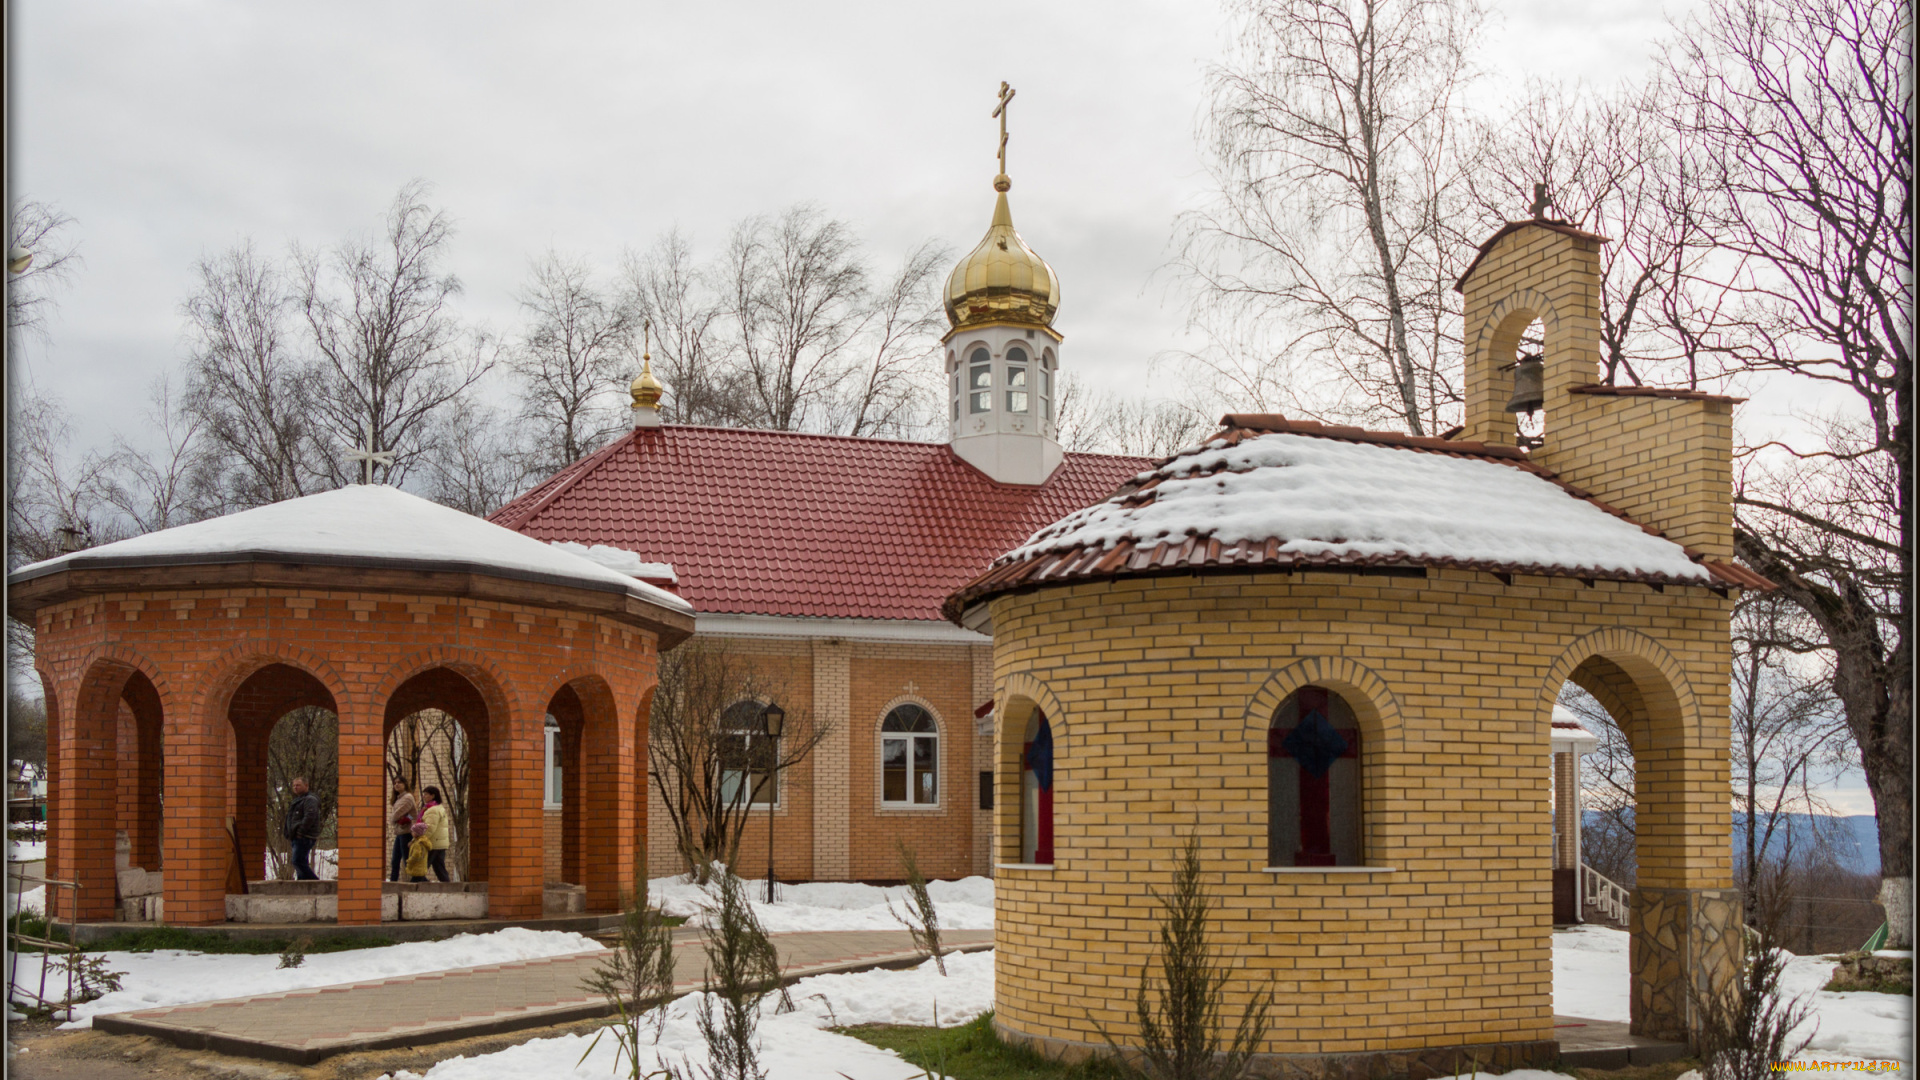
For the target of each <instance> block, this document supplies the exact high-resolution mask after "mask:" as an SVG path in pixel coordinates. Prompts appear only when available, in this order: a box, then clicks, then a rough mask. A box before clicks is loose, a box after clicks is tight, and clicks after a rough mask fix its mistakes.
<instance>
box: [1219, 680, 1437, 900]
mask: <svg viewBox="0 0 1920 1080" xmlns="http://www.w3.org/2000/svg"><path fill="white" fill-rule="evenodd" d="M1303 686H1324V687H1326V688H1327V689H1329V690H1331V691H1333V692H1334V693H1336V694H1339V695H1340V697H1341V698H1342V699H1343V700H1345V701H1346V703H1347V706H1348V707H1349V708H1351V709H1352V710H1353V717H1354V720H1355V721H1356V722H1357V723H1358V724H1359V725H1360V732H1361V736H1360V754H1361V761H1360V765H1361V768H1360V856H1361V862H1362V863H1363V864H1375V863H1379V862H1380V861H1382V859H1383V857H1388V856H1384V855H1383V850H1382V849H1383V845H1385V844H1386V842H1387V841H1386V840H1385V838H1384V837H1382V836H1381V834H1380V832H1379V828H1378V826H1379V823H1381V822H1383V821H1385V820H1386V819H1387V816H1388V814H1389V804H1390V800H1391V798H1392V796H1393V795H1394V791H1393V790H1392V788H1391V786H1390V784H1391V780H1390V779H1389V774H1388V771H1387V770H1386V769H1385V768H1383V767H1382V766H1383V765H1385V760H1384V758H1385V755H1388V754H1392V753H1396V752H1398V751H1400V750H1402V749H1404V748H1405V745H1406V735H1405V732H1406V724H1405V719H1404V717H1403V716H1402V714H1401V711H1400V702H1399V699H1398V698H1397V697H1395V696H1394V693H1393V690H1392V688H1391V687H1390V686H1388V685H1387V681H1386V679H1384V678H1382V677H1381V676H1380V674H1379V673H1378V672H1376V671H1374V670H1373V669H1372V668H1369V667H1367V666H1366V665H1365V664H1362V663H1360V662H1359V661H1357V660H1352V659H1349V658H1348V657H1344V656H1308V657H1302V658H1300V659H1298V660H1295V661H1293V662H1292V663H1290V664H1287V665H1286V666H1285V667H1282V668H1279V669H1277V670H1275V671H1274V672H1273V673H1272V674H1270V675H1268V676H1267V678H1266V681H1265V682H1263V683H1261V684H1260V689H1258V690H1256V691H1254V694H1253V697H1251V698H1250V699H1248V701H1247V711H1246V715H1245V716H1244V717H1243V719H1242V724H1243V726H1244V729H1245V732H1246V741H1245V744H1244V745H1245V747H1246V750H1247V753H1248V755H1249V756H1250V757H1252V758H1253V759H1254V760H1253V768H1254V769H1255V771H1256V772H1257V773H1258V775H1259V777H1260V782H1259V784H1258V785H1257V787H1258V790H1259V791H1260V792H1261V793H1262V794H1261V802H1260V803H1259V809H1258V811H1257V812H1258V813H1259V814H1260V815H1261V817H1260V820H1261V821H1262V822H1265V821H1266V820H1267V816H1266V815H1267V814H1268V813H1269V810H1268V807H1269V805H1270V804H1269V803H1268V802H1267V801H1266V800H1267V799H1269V798H1271V794H1270V792H1271V788H1270V786H1269V785H1270V784H1271V783H1272V780H1271V778H1270V774H1269V773H1268V771H1267V770H1268V763H1267V731H1268V729H1269V728H1271V727H1272V726H1273V715H1274V713H1275V712H1276V711H1277V710H1278V709H1279V708H1280V705H1281V703H1283V702H1285V701H1286V700H1287V698H1288V697H1289V696H1291V695H1292V694H1293V693H1294V691H1296V690H1299V689H1300V688H1301V687H1303ZM1270 830H1271V825H1267V824H1263V825H1262V827H1261V828H1260V829H1259V830H1257V831H1256V832H1254V833H1251V834H1249V835H1248V836H1247V837H1246V838H1245V839H1246V842H1247V843H1248V844H1249V845H1250V846H1251V850H1250V851H1249V852H1248V853H1247V856H1248V859H1249V861H1250V863H1251V864H1252V865H1254V866H1264V865H1266V863H1267V861H1268V860H1267V853H1268V845H1269V844H1270V839H1269V836H1268V833H1269V831H1270Z"/></svg>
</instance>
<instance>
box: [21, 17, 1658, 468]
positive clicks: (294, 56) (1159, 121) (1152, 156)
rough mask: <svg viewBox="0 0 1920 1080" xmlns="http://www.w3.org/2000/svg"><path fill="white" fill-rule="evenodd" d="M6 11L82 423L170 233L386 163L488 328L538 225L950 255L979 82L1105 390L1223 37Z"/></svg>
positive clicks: (105, 424)
mask: <svg viewBox="0 0 1920 1080" xmlns="http://www.w3.org/2000/svg"><path fill="white" fill-rule="evenodd" d="M1676 2H1685V0H1676ZM11 7H12V10H13V11H14V13H15V14H14V19H15V22H14V25H13V26H12V27H11V29H12V31H13V33H11V34H10V35H9V46H10V48H11V50H12V56H11V61H12V62H11V63H10V64H9V68H8V70H9V75H10V78H11V80H12V82H11V86H10V98H9V113H8V119H9V137H10V140H11V147H10V149H11V151H12V153H11V154H10V155H9V158H8V161H9V167H10V169H11V170H12V175H11V177H10V179H11V182H12V185H13V192H14V194H15V195H25V196H28V197H32V198H36V199H40V200H43V201H46V202H50V203H52V204H54V205H56V206H58V207H59V208H60V209H62V210H63V211H65V212H66V213H67V214H69V215H71V216H72V217H73V218H74V220H75V225H74V227H73V229H72V234H73V236H74V237H75V238H76V239H77V240H78V241H79V243H80V249H81V252H82V254H83V256H84V258H85V266H84V268H83V269H82V271H81V273H80V274H79V275H78V277H77V278H76V280H75V281H74V283H73V285H72V287H71V288H70V289H68V290H67V291H65V293H64V295H63V296H62V297H61V306H60V310H59V311H58V313H57V314H56V315H55V316H54V317H53V319H52V320H51V325H50V331H51V332H50V335H49V336H50V340H49V342H47V343H45V344H44V345H39V346H37V347H35V348H34V349H32V350H31V354H30V357H29V359H28V365H29V367H28V374H29V376H30V377H31V378H32V379H33V381H34V383H35V384H36V385H37V386H39V387H41V388H43V389H46V390H50V391H53V392H54V393H57V394H58V395H59V396H60V397H61V398H63V399H64V400H65V401H66V403H67V404H68V406H69V407H70V408H71V409H72V410H73V412H74V413H75V416H76V420H77V422H78V423H77V428H78V433H79V435H80V437H81V439H82V440H84V441H92V440H95V439H105V438H108V437H109V436H110V435H111V433H112V432H114V431H116V430H120V429H122V428H123V427H124V426H125V425H126V421H127V419H128V409H129V407H130V406H131V405H132V404H133V403H134V402H136V401H139V400H141V399H142V398H143V392H144V389H145V386H146V384H147V383H148V382H149V381H150V380H151V379H152V378H153V377H154V376H155V375H157V374H158V373H160V372H161V371H162V370H164V369H166V368H168V367H169V366H171V365H174V364H175V363H176V362H177V360H178V358H179V356H180V354H181V348H180V346H181V339H180V331H181V318H180V315H179V307H180V303H181V301H182V299H183V298H184V296H185V295H186V293H187V290H188V288H189V285H190V271H191V266H192V263H193V261H194V260H195V259H196V258H198V257H199V256H201V255H202V254H203V253H209V252H214V251H218V250H220V249H222V248H225V247H227V246H229V245H231V244H232V243H234V242H235V241H236V240H239V239H241V238H244V237H251V238H253V239H254V240H255V241H256V242H257V243H259V244H260V245H262V246H263V247H264V248H267V249H269V250H274V251H278V250H281V249H283V248H284V246H285V244H286V243H287V242H288V241H290V240H295V239H297V240H299V241H301V242H303V243H307V244H325V243H328V242H331V241H333V240H335V239H337V238H339V237H341V236H344V235H347V234H351V233H356V232H361V233H364V232H368V231H371V230H372V229H374V228H375V227H377V225H378V223H379V220H380V215H381V213H382V211H383V210H384V209H385V207H386V205H387V203H388V202H389V201H390V200H391V199H392V197H393V194H394V192H395V191H396V190H397V189H398V188H399V187H400V185H401V184H403V183H405V182H406V181H408V180H410V179H413V178H416V177H418V178H423V179H425V180H428V181H430V182H431V183H432V184H433V185H434V188H435V190H434V198H435V200H436V202H437V204H438V205H440V206H442V207H443V208H445V209H446V210H447V212H448V213H450V214H451V215H452V217H453V218H454V220H455V221H456V222H457V225H458V228H459V233H458V237H457V240H456V242H455V244H454V246H453V248H452V252H451V260H450V262H451V269H453V270H454V271H455V272H456V273H457V274H458V275H459V276H460V278H461V279H462V280H463V282H464V283H465V284H466V293H465V295H464V297H463V298H462V301H461V305H462V308H463V311H464V313H465V314H466V315H467V316H468V317H469V318H471V319H473V320H475V321H478V322H481V323H484V324H487V325H490V326H491V327H492V328H494V329H496V330H505V329H508V328H510V327H512V326H513V325H515V324H516V323H517V321H518V312H517V311H516V308H515V303H514V299H513V297H514V292H515V290H516V288H517V287H518V286H519V284H520V283H521V282H522V281H523V280H524V277H525V274H526V269H527V264H528V260H529V257H530V256H532V255H533V254H535V253H537V252H540V251H542V250H544V249H546V248H548V247H549V246H551V247H554V248H557V249H560V250H562V251H566V252H571V253H578V254H582V255H585V256H587V257H589V258H590V259H592V260H594V261H596V262H598V263H600V264H602V265H603V266H606V267H608V268H609V269H611V267H612V266H613V265H614V263H615V262H616V261H617V259H618V257H619V254H620V252H621V251H622V249H624V248H629V247H634V248H638V247H644V246H646V245H647V244H648V243H649V242H650V241H651V240H652V239H653V238H654V237H656V236H657V235H659V234H660V233H661V232H662V231H664V230H666V229H668V228H670V227H673V226H675V225H678V226H679V227H681V228H682V229H684V230H686V231H687V232H688V233H690V234H691V235H692V237H693V239H694V241H695V243H696V245H697V246H698V247H699V248H700V249H701V250H703V251H711V250H713V249H714V248H716V247H717V245H718V244H719V243H720V242H721V240H722V239H723V238H724V236H725V234H726V231H727V228H728V226H729V224H730V223H731V222H733V221H735V220H737V219H738V218H740V217H742V216H745V215H748V214H753V213H764V212H772V211H777V210H779V209H781V208H783V207H786V206H788V205H791V204H793V203H796V202H816V203H819V204H821V205H822V206H824V207H825V208H826V209H827V211H828V212H830V213H832V214H834V215H836V216H838V217H841V218H843V219H845V220H847V221H849V222H851V223H853V224H854V225H855V227H856V228H857V229H858V230H859V231H860V232H861V234H862V235H863V236H864V237H865V238H866V239H867V241H868V243H869V245H870V247H871V248H872V250H873V251H874V252H875V254H876V255H877V256H878V257H879V258H880V259H881V260H883V261H884V262H891V261H892V260H894V259H895V258H897V257H898V254H899V253H901V252H904V251H905V250H906V249H907V248H909V247H910V246H912V245H913V244H915V243H917V242H918V241H920V240H922V239H924V238H927V237H935V238H938V239H940V240H942V241H944V242H945V243H947V244H948V245H949V246H950V247H951V248H952V249H953V250H954V252H955V254H956V257H957V256H958V255H959V254H960V253H963V252H964V251H965V250H967V249H968V248H970V247H971V246H972V245H973V244H974V243H975V242H976V241H977V240H978V238H979V236H980V234H981V233H982V232H983V231H984V230H985V227H986V224H987V219H988V216H989V214H990V211H991V209H992V191H991V189H990V181H991V178H992V176H993V173H994V161H993V149H994V141H995V137H996V131H995V127H994V121H993V120H991V119H990V118H989V116H988V113H989V112H990V111H991V109H992V106H993V102H994V94H995V91H996V89H997V88H998V85H999V82H1000V80H1002V79H1006V80H1009V81H1011V82H1012V83H1013V84H1014V86H1015V87H1016V89H1017V90H1018V91H1019V97H1018V99H1017V100H1016V101H1015V103H1014V106H1013V112H1012V118H1013V122H1012V133H1013V139H1012V142H1011V144H1010V148H1009V167H1010V170H1011V173H1012V175H1013V178H1014V189H1013V208H1014V215H1015V221H1016V223H1017V224H1018V226H1019V228H1020V229H1021V231H1022V233H1023V234H1024V235H1025V237H1026V238H1027V240H1028V241H1029V242H1030V243H1031V244H1033V246H1034V247H1035V248H1036V250H1038V251H1039V252H1040V253H1041V254H1042V255H1043V256H1045V257H1046V258H1047V259H1048V260H1049V261H1050V262H1051V263H1052V264H1053V266H1054V267H1055V269H1056V270H1057V271H1058V272H1059V275H1060V277H1061V280H1062V285H1063V291H1064V296H1065V302H1064V303H1063V305H1062V308H1061V314H1060V317H1059V322H1058V324H1057V325H1058V326H1059V327H1060V329H1061V330H1063V331H1064V332H1065V334H1066V335H1067V338H1068V342H1067V350H1066V352H1065V355H1064V357H1063V360H1064V362H1065V363H1066V364H1067V365H1069V366H1070V367H1072V368H1073V369H1075V370H1077V371H1079V372H1080V373H1082V375H1083V377H1085V378H1087V379H1088V380H1089V381H1090V382H1092V383H1093V384H1094V385H1095V386H1097V387H1103V388H1114V389H1120V388H1126V387H1134V386H1137V384H1138V380H1139V379H1140V378H1141V377H1142V376H1143V375H1144V373H1145V371H1146V368H1147V365H1148V362H1149V361H1150V359H1151V358H1152V357H1154V356H1155V355H1157V354H1160V353H1163V352H1165V351H1167V350H1169V349H1171V348H1174V347H1177V346H1178V345H1179V344H1180V342H1181V340H1182V339H1181V321H1182V319H1181V308H1180V304H1179V302H1178V298H1177V297H1176V296H1172V295H1169V291H1168V289H1167V288H1166V287H1165V280H1166V279H1165V277H1164V275H1162V276H1156V274H1155V271H1156V270H1157V269H1159V268H1160V267H1161V266H1162V264H1163V263H1164V261H1165V259H1166V254H1167V243H1168V238H1169V236H1170V234H1171V229H1172V224H1173V220H1174V217H1175V216H1176V215H1177V214H1178V213H1179V212H1180V211H1181V210H1183V209H1185V208H1188V207H1190V206H1192V205H1194V204H1195V203H1196V201H1197V200H1198V199H1199V197H1200V196H1201V195H1202V194H1203V191H1204V179H1205V178H1204V176H1203V174H1202V172H1201V169H1200V163H1199V159H1198V156H1197V154H1196V152H1195V142H1194V127H1195V121H1196V118H1197V116H1198V113H1199V107H1200V101H1201V95H1202V88H1203V82H1204V73H1205V66H1206V65H1207V63H1208V62H1209V61H1211V60H1212V59H1214V58H1215V57H1216V56H1217V55H1218V54H1219V52H1220V48H1221V44H1222V40H1223V35H1224V33H1225V18H1224V15H1223V12H1222V9H1221V8H1220V7H1218V6H1217V5H1214V4H1211V3H1207V2H1204V0H1201V2H1185V3H1176V2H1159V0H1103V2H1100V3H1072V4H1070V3H1049V4H1032V5H1021V6H1019V7H1018V8H996V7H985V8H969V7H951V6H944V5H943V6H939V7H935V6H933V5H921V4H898V3H836V4H804V5H803V4H790V3H766V4H752V5H749V4H657V3H640V4H636V3H631V2H622V3H578V4H551V5H537V6H536V5H526V4H518V3H516V4H474V3H460V4H453V3H438V2H431V3H407V4H352V3H346V4H328V5H322V6H312V5H305V6H302V5H263V4H242V3H225V4H221V3H198V4H195V3H179V4H139V5H134V4H124V3H119V4H111V5H108V4H100V3H87V2H75V0H57V2H49V0H27V2H24V3H16V4H14V5H11ZM1665 25H1666V21H1665V16H1664V14H1663V11H1662V5H1661V4H1660V3H1659V2H1658V0H1609V2H1608V3H1605V4H1599V3H1593V4H1585V3H1577V2H1568V0H1557V2H1556V0H1525V2H1521V0H1511V2H1510V3H1509V4H1508V6H1507V7H1505V8H1504V9H1496V11H1495V19H1494V22H1493V26H1492V28H1491V31H1490V33H1489V35H1488V37H1487V39H1486V45H1487V48H1486V55H1487V56H1488V57H1504V58H1505V61H1504V62H1506V63H1508V64H1510V65H1512V66H1509V67H1506V68H1501V69H1497V70H1493V71H1492V72H1491V73H1490V78H1489V79H1488V80H1487V81H1486V88H1487V90H1488V91H1489V92H1497V90H1498V88H1499V87H1500V86H1501V85H1502V84H1503V83H1505V82H1511V81H1515V80H1518V79H1520V78H1523V77H1525V76H1527V75H1548V76H1563V77H1570V78H1583V79H1587V80H1589V81H1592V82H1595V83H1600V84H1610V83H1612V82H1614V81H1616V80H1617V79H1619V78H1621V77H1623V76H1633V75H1637V74H1639V73H1641V72H1642V71H1644V69H1645V67H1646V65H1647V61H1648V58H1649V56H1650V54H1651V49H1652V42H1653V40H1654V39H1655V37H1656V36H1658V35H1659V34H1660V33H1661V32H1662V30H1663V28H1664V27H1665Z"/></svg>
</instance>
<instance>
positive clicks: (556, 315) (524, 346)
mask: <svg viewBox="0 0 1920 1080" xmlns="http://www.w3.org/2000/svg"><path fill="white" fill-rule="evenodd" d="M520 307H521V310H522V311H524V312H525V313H526V315H527V317H528V319H529V324H528V326H527V328H526V330H525V332H524V334H523V335H522V337H521V339H520V340H519V341H518V342H516V343H515V344H514V345H513V347H512V348H510V349H508V350H507V353H506V366H507V368H508V369H509V370H510V371H512V372H513V374H514V375H515V376H516V377H517V378H518V381H519V396H520V406H521V419H522V422H523V423H524V424H525V428H524V429H523V430H527V431H529V432H530V433H531V434H532V436H533V437H532V439H531V443H532V445H531V446H527V447H526V448H525V452H526V453H527V454H528V456H529V465H530V466H532V467H534V468H536V469H538V470H540V471H541V472H551V471H553V470H555V469H558V468H560V467H561V466H563V465H566V464H568V463H570V462H574V461H578V460H579V459H581V458H582V457H585V456H586V455H587V454H589V453H591V452H592V451H593V450H594V449H596V448H597V447H599V445H600V444H601V443H603V442H605V441H606V439H607V438H609V437H610V436H612V435H614V434H616V433H617V432H619V431H620V430H622V429H623V428H624V427H625V426H626V419H627V417H626V410H625V409H624V408H623V407H621V406H622V398H623V397H624V395H622V394H621V393H620V390H621V389H622V388H623V384H624V383H625V382H626V379H622V378H621V375H622V373H623V372H626V371H628V370H629V369H630V368H632V367H633V366H634V358H636V357H638V356H639V349H638V348H637V347H636V346H637V344H638V342H637V340H636V339H637V338H638V337H639V336H640V320H639V318H638V315H637V309H636V307H635V306H634V305H633V304H631V303H628V302H626V301H625V300H623V299H621V298H619V297H617V296H610V295H607V294H606V293H603V292H602V290H601V289H600V288H599V287H598V286H597V285H596V284H595V283H594V280H593V271H592V269H591V268H590V267H589V266H588V265H587V264H586V262H585V261H584V260H581V259H577V258H570V257H568V256H564V255H561V254H559V253H558V252H552V251H549V252H548V253H547V254H546V255H545V256H544V257H543V258H541V259H539V260H538V261H536V262H535V263H534V264H533V268H532V274H531V276H530V279H529V281H528V282H527V284H526V286H525V287H524V288H523V289H522V290H521V293H520ZM631 377H632V376H630V375H629V376H628V378H631Z"/></svg>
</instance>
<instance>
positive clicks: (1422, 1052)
mask: <svg viewBox="0 0 1920 1080" xmlns="http://www.w3.org/2000/svg"><path fill="white" fill-rule="evenodd" d="M993 1030H994V1033H995V1034H997V1035H999V1036H1000V1038H1001V1040H1002V1041H1004V1042H1008V1043H1012V1044H1015V1045H1018V1046H1025V1047H1027V1048H1028V1049H1030V1050H1033V1051H1034V1052H1036V1053H1038V1054H1040V1055H1041V1056H1043V1057H1047V1058H1051V1059H1053V1060H1055V1061H1063V1062H1067V1063H1073V1062H1077V1061H1084V1060H1086V1059H1087V1058H1089V1057H1104V1056H1107V1055H1110V1054H1112V1053H1113V1050H1112V1048H1110V1047H1107V1046H1100V1045H1095V1044H1093V1043H1084V1042H1077V1041H1074V1040H1070V1039H1052V1038H1046V1037H1044V1036H1037V1035H1027V1034H1025V1033H1023V1032H1019V1031H1015V1030H1014V1029H1012V1028H1010V1027H1008V1026H1007V1025H1005V1024H1003V1023H1001V1022H1000V1021H999V1020H998V1019H995V1020H994V1022H993ZM1559 1060H1560V1044H1559V1043H1558V1042H1556V1041H1554V1040H1552V1039H1541V1040H1535V1041H1531V1042H1504V1043H1476V1044H1474V1045H1472V1046H1430V1047H1422V1048H1419V1049H1412V1050H1377V1051H1366V1052H1362V1053H1357V1054H1255V1055H1254V1056H1253V1060H1252V1062H1251V1064H1250V1066H1249V1069H1248V1075H1249V1076H1254V1077H1258V1078H1259V1080H1429V1078H1430V1077H1436V1076H1461V1075H1465V1074H1467V1073H1473V1072H1496V1073H1499V1072H1510V1071H1512V1070H1514V1069H1546V1068H1551V1067H1552V1066H1553V1065H1554V1063H1556V1062H1557V1061H1559Z"/></svg>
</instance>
